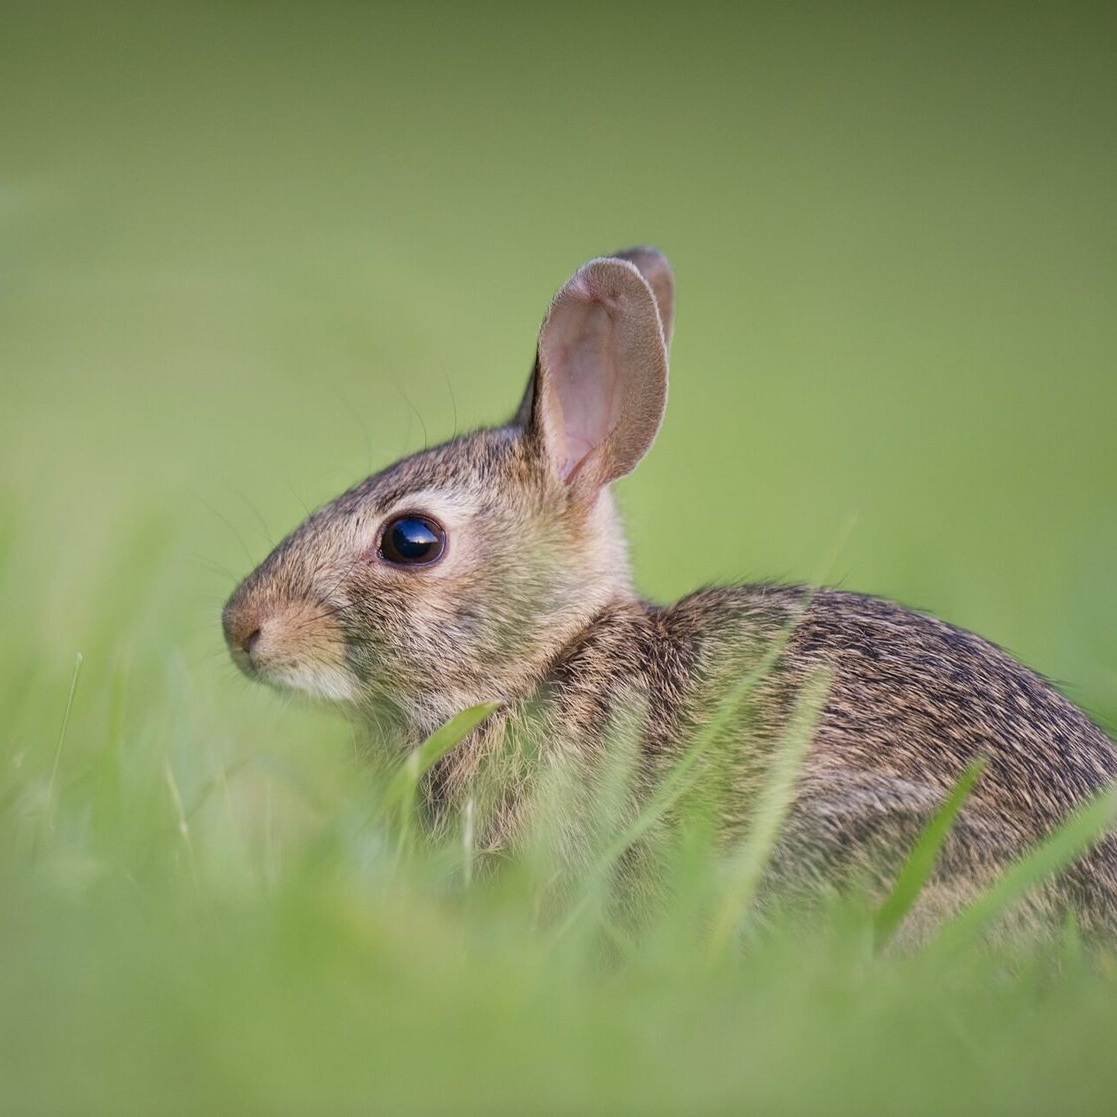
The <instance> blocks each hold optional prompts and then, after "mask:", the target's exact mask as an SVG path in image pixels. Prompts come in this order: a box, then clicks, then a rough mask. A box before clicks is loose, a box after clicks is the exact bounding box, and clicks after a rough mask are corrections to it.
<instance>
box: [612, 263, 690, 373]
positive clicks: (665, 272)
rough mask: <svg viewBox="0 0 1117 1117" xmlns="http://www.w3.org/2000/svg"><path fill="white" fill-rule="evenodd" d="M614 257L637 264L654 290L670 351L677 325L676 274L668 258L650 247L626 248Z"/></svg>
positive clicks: (664, 337) (660, 320)
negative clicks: (672, 332)
mask: <svg viewBox="0 0 1117 1117" xmlns="http://www.w3.org/2000/svg"><path fill="white" fill-rule="evenodd" d="M613 255H614V256H615V257H616V258H617V259H618V260H628V261H629V263H632V264H635V265H636V267H637V269H638V270H639V272H640V274H641V275H642V276H643V277H644V282H645V283H647V285H648V286H649V287H650V288H651V289H652V294H653V295H655V304H656V308H657V309H658V310H659V322H660V325H661V326H662V327H663V343H664V345H666V346H667V349H668V351H670V349H671V331H672V330H673V329H674V325H675V273H674V272H673V271H672V270H671V265H670V264H669V263H668V262H667V257H666V256H664V255H663V253H662V252H660V250H659V249H658V248H652V247H651V246H650V245H639V246H638V247H636V248H624V249H622V250H621V251H620V252H614V253H613Z"/></svg>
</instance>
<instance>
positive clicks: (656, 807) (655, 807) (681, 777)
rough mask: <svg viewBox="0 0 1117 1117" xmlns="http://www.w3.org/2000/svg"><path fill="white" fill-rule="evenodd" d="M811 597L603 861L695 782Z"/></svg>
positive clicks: (624, 846) (773, 662)
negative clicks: (698, 770) (699, 769)
mask: <svg viewBox="0 0 1117 1117" xmlns="http://www.w3.org/2000/svg"><path fill="white" fill-rule="evenodd" d="M813 597H814V591H810V592H808V593H807V594H805V595H804V597H803V600H802V601H801V602H800V603H799V606H798V608H796V609H795V610H794V612H793V613H792V616H791V618H790V619H789V620H788V622H787V624H785V625H784V627H783V628H782V629H781V630H780V633H779V635H778V636H777V637H776V639H775V640H773V641H772V643H771V645H770V646H769V648H768V649H767V651H766V652H765V654H764V655H763V656H762V658H761V659H760V662H759V663H757V664H756V666H755V667H753V669H752V670H751V671H749V672H748V674H746V675H745V677H744V678H743V679H741V680H740V681H739V682H737V683H736V684H735V685H734V686H733V687H732V688H731V689H730V690H729V693H728V694H727V695H726V696H725V697H724V698H723V699H722V700H721V701H720V702H718V704H717V706H716V707H715V708H714V713H713V716H712V717H711V718H710V720H709V721H708V722H706V724H705V725H704V726H702V728H701V729H700V730H699V732H698V733H697V734H696V735H695V738H694V740H693V742H692V743H691V744H690V746H689V747H688V748H687V750H686V752H684V753H683V755H682V757H681V758H680V759H679V761H678V762H677V763H676V764H675V765H674V767H673V768H672V769H671V770H670V771H669V772H668V773H667V775H666V776H665V777H664V778H663V780H662V781H661V783H660V784H659V786H658V787H657V788H656V790H655V794H654V795H652V797H651V798H650V799H649V800H648V802H647V804H646V805H645V806H644V809H643V810H642V811H641V812H640V814H639V815H638V816H637V817H636V819H635V820H634V821H633V823H632V825H631V826H629V827H628V828H627V829H626V830H625V831H624V833H622V834H621V835H620V836H619V837H618V838H617V840H616V841H615V842H614V843H613V844H612V845H611V846H610V847H609V849H608V850H606V852H605V854H604V857H603V861H604V862H606V863H607V864H608V865H611V864H612V863H614V862H616V861H617V860H619V859H620V858H621V857H623V856H624V854H625V853H626V852H627V851H628V850H629V849H630V848H631V847H632V846H633V845H635V844H636V842H638V841H639V840H640V838H641V837H643V835H644V834H646V833H647V832H648V830H650V829H651V828H652V827H653V826H654V825H655V824H656V823H657V822H659V821H660V820H661V819H662V818H663V817H664V815H666V814H667V812H668V811H669V810H670V809H671V808H672V807H673V806H674V805H675V804H676V803H677V802H678V801H679V799H680V798H682V796H683V795H685V794H686V792H687V791H689V790H690V789H691V788H692V787H693V786H694V783H695V780H696V779H697V774H696V773H695V772H694V769H695V767H696V766H697V764H698V762H699V761H700V760H701V759H702V757H703V756H704V755H705V754H706V752H707V751H708V750H709V749H710V746H711V745H712V744H713V743H714V742H715V741H716V740H717V739H718V737H719V736H720V734H721V733H722V731H723V730H724V729H725V728H726V727H727V726H728V725H729V723H730V721H731V720H732V719H733V718H734V717H735V716H736V715H737V714H739V713H740V711H741V710H742V708H743V707H744V706H745V704H746V703H747V701H748V699H749V697H750V696H751V694H752V692H753V690H754V689H755V688H756V687H757V685H758V684H759V683H760V682H762V681H763V679H764V678H765V676H767V674H768V673H769V672H770V671H771V670H772V669H773V668H774V667H775V665H776V663H777V662H778V660H779V658H780V655H781V654H782V653H783V650H784V648H786V647H787V643H788V641H789V640H790V639H791V637H792V635H793V634H794V632H795V629H796V627H797V626H798V624H799V621H800V620H801V619H802V617H803V614H804V613H805V612H806V611H807V609H808V607H809V606H810V603H811V600H812V599H813Z"/></svg>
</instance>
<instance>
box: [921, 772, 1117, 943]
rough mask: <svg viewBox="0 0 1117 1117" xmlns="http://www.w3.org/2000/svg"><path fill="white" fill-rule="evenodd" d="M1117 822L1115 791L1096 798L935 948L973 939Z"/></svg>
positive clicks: (951, 928) (946, 930)
mask: <svg viewBox="0 0 1117 1117" xmlns="http://www.w3.org/2000/svg"><path fill="white" fill-rule="evenodd" d="M1114 818H1117V791H1110V792H1107V793H1106V794H1104V795H1099V796H1098V797H1097V798H1096V799H1093V800H1092V801H1091V802H1089V803H1088V804H1087V805H1086V806H1084V807H1082V808H1081V809H1080V810H1078V811H1076V812H1075V813H1074V814H1072V815H1071V816H1070V818H1068V819H1067V820H1066V822H1064V823H1063V825H1062V826H1060V827H1059V829H1058V830H1056V831H1055V832H1054V833H1053V834H1051V835H1050V836H1049V837H1047V838H1045V839H1044V840H1043V841H1042V842H1040V843H1039V844H1038V845H1036V846H1035V847H1034V848H1033V849H1032V851H1031V852H1030V853H1029V854H1027V855H1026V856H1025V857H1024V858H1023V859H1021V860H1020V861H1017V862H1016V863H1015V864H1014V865H1012V866H1011V867H1010V868H1009V869H1008V871H1007V872H1006V873H1005V874H1004V875H1003V876H1002V877H1001V878H1000V879H999V880H998V881H997V882H996V883H995V884H993V885H992V887H990V888H989V889H987V890H986V891H985V892H983V893H982V894H981V896H979V897H978V898H977V899H976V900H975V901H974V902H973V903H972V904H970V905H969V906H968V907H967V908H966V909H965V910H964V911H962V912H961V914H959V915H958V916H956V917H955V918H954V919H953V920H951V921H950V922H949V923H948V924H947V925H946V926H945V927H944V928H943V929H942V931H941V932H940V933H939V935H938V938H937V939H936V946H937V947H939V948H942V949H946V950H952V949H955V948H957V947H961V946H964V945H966V944H967V943H970V942H972V941H973V940H974V939H976V938H977V937H978V936H979V935H980V934H981V933H982V932H983V931H984V930H986V928H988V927H989V925H990V924H991V923H993V922H994V921H995V920H996V919H997V918H998V917H999V916H1001V915H1003V914H1004V913H1005V912H1007V911H1008V910H1009V909H1010V908H1011V907H1012V906H1013V905H1014V904H1016V903H1018V902H1019V901H1020V900H1022V899H1023V898H1024V896H1026V895H1027V894H1028V893H1029V892H1030V891H1031V890H1032V889H1033V888H1035V887H1036V886H1037V885H1039V884H1042V883H1043V882H1044V881H1045V880H1047V879H1049V878H1050V877H1053V876H1054V875H1055V874H1056V873H1058V872H1059V870H1060V869H1063V868H1065V867H1066V866H1067V865H1069V864H1070V863H1071V862H1073V861H1075V860H1076V859H1077V858H1078V857H1080V856H1081V855H1082V854H1083V853H1084V852H1085V851H1086V850H1087V849H1088V848H1089V846H1090V845H1091V844H1092V843H1093V842H1094V841H1096V840H1097V838H1098V837H1100V836H1101V834H1103V833H1104V832H1105V831H1106V830H1107V829H1108V828H1109V827H1110V826H1111V825H1112V824H1113V821H1114Z"/></svg>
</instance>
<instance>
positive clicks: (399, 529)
mask: <svg viewBox="0 0 1117 1117" xmlns="http://www.w3.org/2000/svg"><path fill="white" fill-rule="evenodd" d="M445 550H446V532H444V531H443V530H442V528H441V527H439V525H438V524H436V523H435V522H434V520H431V519H428V518H427V517H426V516H397V517H396V518H395V519H394V520H389V521H388V525H387V527H385V528H384V534H383V535H382V536H381V537H380V554H381V555H382V556H383V557H384V558H386V559H387V560H388V561H389V562H395V563H399V564H400V565H401V566H424V565H426V564H428V563H432V562H435V561H436V560H437V559H440V558H441V557H442V552H443V551H445Z"/></svg>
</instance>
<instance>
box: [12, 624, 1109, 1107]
mask: <svg viewBox="0 0 1117 1117" xmlns="http://www.w3.org/2000/svg"><path fill="white" fill-rule="evenodd" d="M9 604H10V605H11V606H12V608H14V607H15V605H14V602H9ZM6 666H7V667H8V669H9V670H8V671H7V673H6V674H5V693H4V695H3V706H2V707H0V708H3V709H4V710H5V711H7V713H8V715H9V720H8V725H9V727H10V731H9V733H8V734H6V735H5V738H4V741H3V748H4V755H3V775H2V777H0V779H2V782H0V946H2V953H0V1108H2V1109H3V1110H4V1111H6V1112H59V1111H77V1112H106V1113H110V1112H111V1113H122V1112H143V1113H150V1112H183V1113H196V1112H201V1111H207V1110H211V1111H224V1112H307V1111H314V1112H342V1111H352V1110H361V1109H370V1110H373V1111H381V1112H406V1111H432V1110H451V1109H452V1110H457V1111H469V1112H485V1113H491V1112H510V1113H512V1112H525V1111H529V1110H531V1111H633V1112H663V1111H676V1112H678V1111H685V1112H696V1111H725V1110H739V1111H740V1110H744V1111H788V1112H795V1111H817V1110H820V1109H824V1110H826V1111H830V1112H844V1111H849V1112H865V1111H877V1112H896V1111H903V1112H927V1113H931V1112H942V1111H944V1110H945V1111H959V1110H969V1111H984V1112H988V1111H990V1110H997V1111H1000V1110H1011V1111H1013V1112H1055V1111H1058V1112H1111V1111H1112V1108H1113V1105H1114V1103H1115V1101H1117V1066H1115V1065H1114V1062H1113V1060H1112V1036H1113V1035H1114V1034H1117V1031H1115V1029H1117V969H1115V968H1114V966H1113V965H1112V962H1111V960H1109V959H1107V958H1106V957H1101V958H1095V957H1092V956H1088V955H1087V954H1086V952H1085V951H1084V950H1083V949H1082V948H1081V947H1080V946H1079V944H1078V943H1077V940H1076V938H1075V936H1074V934H1073V929H1070V930H1068V931H1067V933H1066V934H1065V935H1064V936H1063V938H1062V939H1061V940H1060V941H1059V942H1058V943H1056V944H1055V945H1053V946H1052V947H1050V948H1048V949H1046V950H1045V951H1044V952H1043V953H1041V954H1036V953H1033V954H1008V953H1006V952H1003V951H1002V952H1001V953H995V952H994V953H991V952H989V951H987V950H982V949H979V948H978V947H976V946H975V942H976V938H975V937H974V936H969V937H968V938H967V937H964V936H960V935H958V934H955V935H954V944H953V947H952V948H951V949H949V950H945V949H939V948H937V946H936V945H934V944H933V945H932V946H931V947H930V948H929V949H926V950H924V951H922V952H920V953H917V954H915V955H910V956H892V955H889V954H888V953H887V952H885V953H884V954H883V955H882V954H881V953H880V952H879V951H876V950H874V936H879V935H880V934H881V930H882V926H883V927H884V928H885V930H888V929H890V928H891V927H892V926H894V924H895V922H896V919H897V917H898V914H902V906H903V904H904V903H906V902H908V901H909V900H910V896H908V897H907V898H906V899H905V897H904V896H903V895H902V894H901V895H899V896H898V898H896V899H895V900H894V904H893V908H892V909H889V910H885V911H883V912H874V911H873V910H872V909H871V908H869V907H868V906H866V905H863V904H858V903H856V902H852V901H851V902H848V903H845V904H835V905H834V907H833V908H832V909H831V910H829V911H827V912H823V913H820V914H819V915H818V916H817V917H816V919H815V920H814V921H813V922H812V923H811V925H810V926H807V927H804V926H803V925H802V924H797V925H794V924H791V923H787V924H782V923H778V922H777V923H776V924H775V925H774V926H768V927H766V928H765V929H763V930H755V929H754V931H753V932H752V933H750V934H748V935H746V937H745V939H744V940H740V939H738V938H737V937H736V935H735V934H734V937H733V939H732V942H733V946H732V948H730V949H717V947H718V945H719V943H718V934H719V932H718V922H717V915H718V913H723V912H725V911H726V910H730V911H733V910H734V909H733V905H734V904H736V903H738V902H739V901H741V900H742V885H741V881H742V879H747V874H746V877H745V878H743V877H742V876H740V875H737V876H734V875H733V873H732V872H729V873H728V874H727V871H726V865H725V863H722V864H720V865H719V864H714V863H713V862H712V861H711V860H710V859H709V857H708V856H707V854H706V852H705V847H704V845H703V844H702V842H701V841H695V842H693V843H691V844H690V845H688V844H687V843H683V844H682V845H680V846H679V848H678V849H677V850H676V851H675V852H674V854H673V855H672V857H671V858H669V860H668V862H667V863H666V864H665V866H664V869H663V871H664V872H666V873H668V874H669V875H670V878H671V886H672V889H673V891H674V895H675V899H674V900H673V902H672V903H671V904H670V905H669V907H668V909H667V910H665V911H664V912H663V913H661V914H660V915H659V916H658V917H656V918H654V919H653V920H652V921H651V923H650V925H649V926H647V927H646V928H644V929H643V932H642V933H641V934H639V935H636V936H633V935H624V934H620V933H618V932H617V931H616V929H615V928H614V927H612V925H611V924H610V922H609V919H608V916H607V908H606V906H604V905H603V904H601V903H599V902H597V901H598V900H600V897H599V896H598V895H597V894H596V893H595V892H593V889H594V888H596V884H597V883H598V882H587V883H586V892H585V894H584V895H582V896H580V897H578V898H576V900H575V902H574V903H572V904H571V905H570V910H572V911H574V912H575V914H576V918H573V919H568V920H566V921H565V922H563V921H562V920H556V919H555V918H553V914H552V915H547V916H544V915H543V914H541V913H542V911H543V909H544V906H545V905H544V904H543V903H541V898H542V897H543V896H544V894H545V893H546V890H547V887H548V885H549V881H550V877H551V868H549V867H547V866H546V865H544V864H542V863H540V862H538V861H525V862H523V863H520V864H510V865H508V866H505V867H504V868H503V869H502V870H501V871H499V872H497V873H496V874H495V875H481V876H476V875H471V874H470V873H469V872H468V871H466V870H465V868H464V864H465V858H464V857H463V847H462V846H461V844H460V842H458V840H457V839H454V840H453V841H450V842H449V843H447V844H446V845H444V846H442V847H437V848H436V847H431V846H430V845H429V844H424V843H423V841H422V840H421V838H420V837H419V836H418V833H417V831H416V830H415V828H414V826H408V825H403V826H401V815H407V816H408V817H410V811H409V808H408V804H410V803H411V794H410V788H411V782H410V781H411V780H413V778H414V777H415V776H416V775H417V766H413V767H412V768H411V769H410V771H407V770H405V771H404V772H402V773H398V772H397V773H396V774H395V775H394V776H392V775H389V776H388V778H387V781H385V778H384V777H383V776H381V775H378V774H377V772H376V771H375V770H374V769H373V768H370V767H368V766H366V765H363V764H362V763H360V762H359V761H358V759H357V758H356V757H355V756H354V753H353V751H352V750H351V749H347V748H346V747H345V735H344V731H341V730H339V727H338V726H336V725H334V724H333V723H331V722H329V721H328V720H327V721H322V720H320V719H318V718H310V717H306V716H305V715H300V714H298V713H297V712H295V711H283V710H281V709H279V708H278V704H277V703H276V702H275V701H274V697H273V696H270V695H267V694H263V695H255V694H254V693H247V692H246V693H245V694H244V695H243V696H241V697H240V698H239V699H238V701H239V703H240V704H241V705H242V706H243V707H245V709H244V710H242V711H241V713H240V714H239V716H238V715H231V716H230V725H231V729H230V728H228V727H227V728H226V729H225V730H223V731H221V730H217V729H215V728H214V724H213V720H212V718H211V716H210V714H209V713H207V712H206V711H207V709H208V708H209V703H211V702H212V703H214V704H216V705H217V706H220V705H221V703H222V702H224V701H227V700H228V699H227V698H224V697H222V695H221V693H220V691H221V690H222V689H229V690H234V689H235V688H232V687H229V686H228V683H227V682H226V681H224V680H222V681H221V682H220V683H218V684H214V686H215V690H214V692H213V693H209V694H207V693H206V692H205V691H204V689H202V690H200V689H199V688H204V686H205V685H207V684H206V683H205V682H204V680H205V675H204V673H203V674H201V675H199V673H198V672H196V671H193V670H192V669H191V668H190V666H189V665H181V664H180V665H176V664H175V663H174V661H173V659H172V658H171V657H169V656H168V655H167V654H166V653H165V652H163V653H162V654H161V653H160V652H159V651H158V650H157V648H156V646H155V645H154V644H152V645H151V646H147V647H144V646H140V647H134V648H133V649H132V651H131V653H129V654H127V655H125V654H123V653H121V652H120V651H119V649H118V648H117V647H116V645H115V644H114V643H113V642H112V641H109V642H106V643H104V644H102V645H101V646H90V648H89V649H88V650H87V651H86V654H85V657H84V661H83V662H82V663H81V664H80V665H79V668H78V669H77V670H75V671H74V672H71V671H68V670H63V669H62V668H61V665H59V669H58V670H56V671H55V672H54V674H53V675H52V676H50V677H45V676H39V677H32V676H29V675H28V674H27V673H26V672H24V673H22V674H21V672H20V670H19V665H18V663H17V662H16V661H15V659H14V658H13V659H12V660H11V661H10V662H8V663H7V664H6ZM48 696H49V697H50V701H48ZM284 728H286V729H287V731H288V734H289V737H287V736H285V734H284V732H283V729H284ZM316 731H322V732H323V733H324V738H323V739H322V740H321V741H319V742H318V743H317V744H316V743H315V742H314V739H313V735H314V733H315V732H316ZM450 743H451V739H450V738H444V739H443V740H441V742H438V741H436V742H433V743H432V747H431V749H430V750H428V754H427V756H426V757H425V758H424V759H426V760H429V759H430V758H431V756H433V754H434V752H435V751H436V750H437V749H438V748H440V747H446V746H447V745H448V744H450ZM962 790H963V791H964V788H963V789H962ZM778 795H779V787H776V788H775V789H774V790H773V796H775V797H776V798H777V799H778ZM778 806H779V805H778V802H776V803H774V805H773V817H777V816H778V814H779V810H778ZM944 821H948V819H944ZM929 840H930V841H932V842H933V835H931V836H930V838H929ZM755 852H756V851H754V853H755ZM926 852H927V851H926V850H924V851H923V853H922V854H921V855H917V856H916V857H913V866H912V867H911V870H910V872H909V873H907V874H905V883H904V884H903V885H902V889H901V892H902V890H903V889H905V888H906V889H908V890H909V891H910V890H912V889H917V887H918V880H919V873H920V867H919V864H918V863H917V862H918V861H919V857H920V856H924V859H925V855H926ZM762 853H763V850H762V849H761V850H760V851H759V854H760V855H762ZM752 860H755V858H752ZM742 863H743V864H745V865H746V866H749V865H751V860H750V857H749V856H746V857H744V858H743V859H742ZM729 868H730V869H732V863H730V865H729ZM750 871H751V869H750ZM913 881H914V883H913ZM744 899H745V901H747V897H744ZM897 904H898V905H899V906H900V909H901V910H900V912H897V910H896V907H895V905H897ZM711 914H712V915H713V916H714V918H713V919H711V918H710V916H711ZM979 915H980V913H979ZM730 923H731V924H732V926H733V927H739V926H740V922H739V919H736V918H731V919H730ZM711 926H712V927H713V931H712V932H711ZM722 945H724V944H722Z"/></svg>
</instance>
